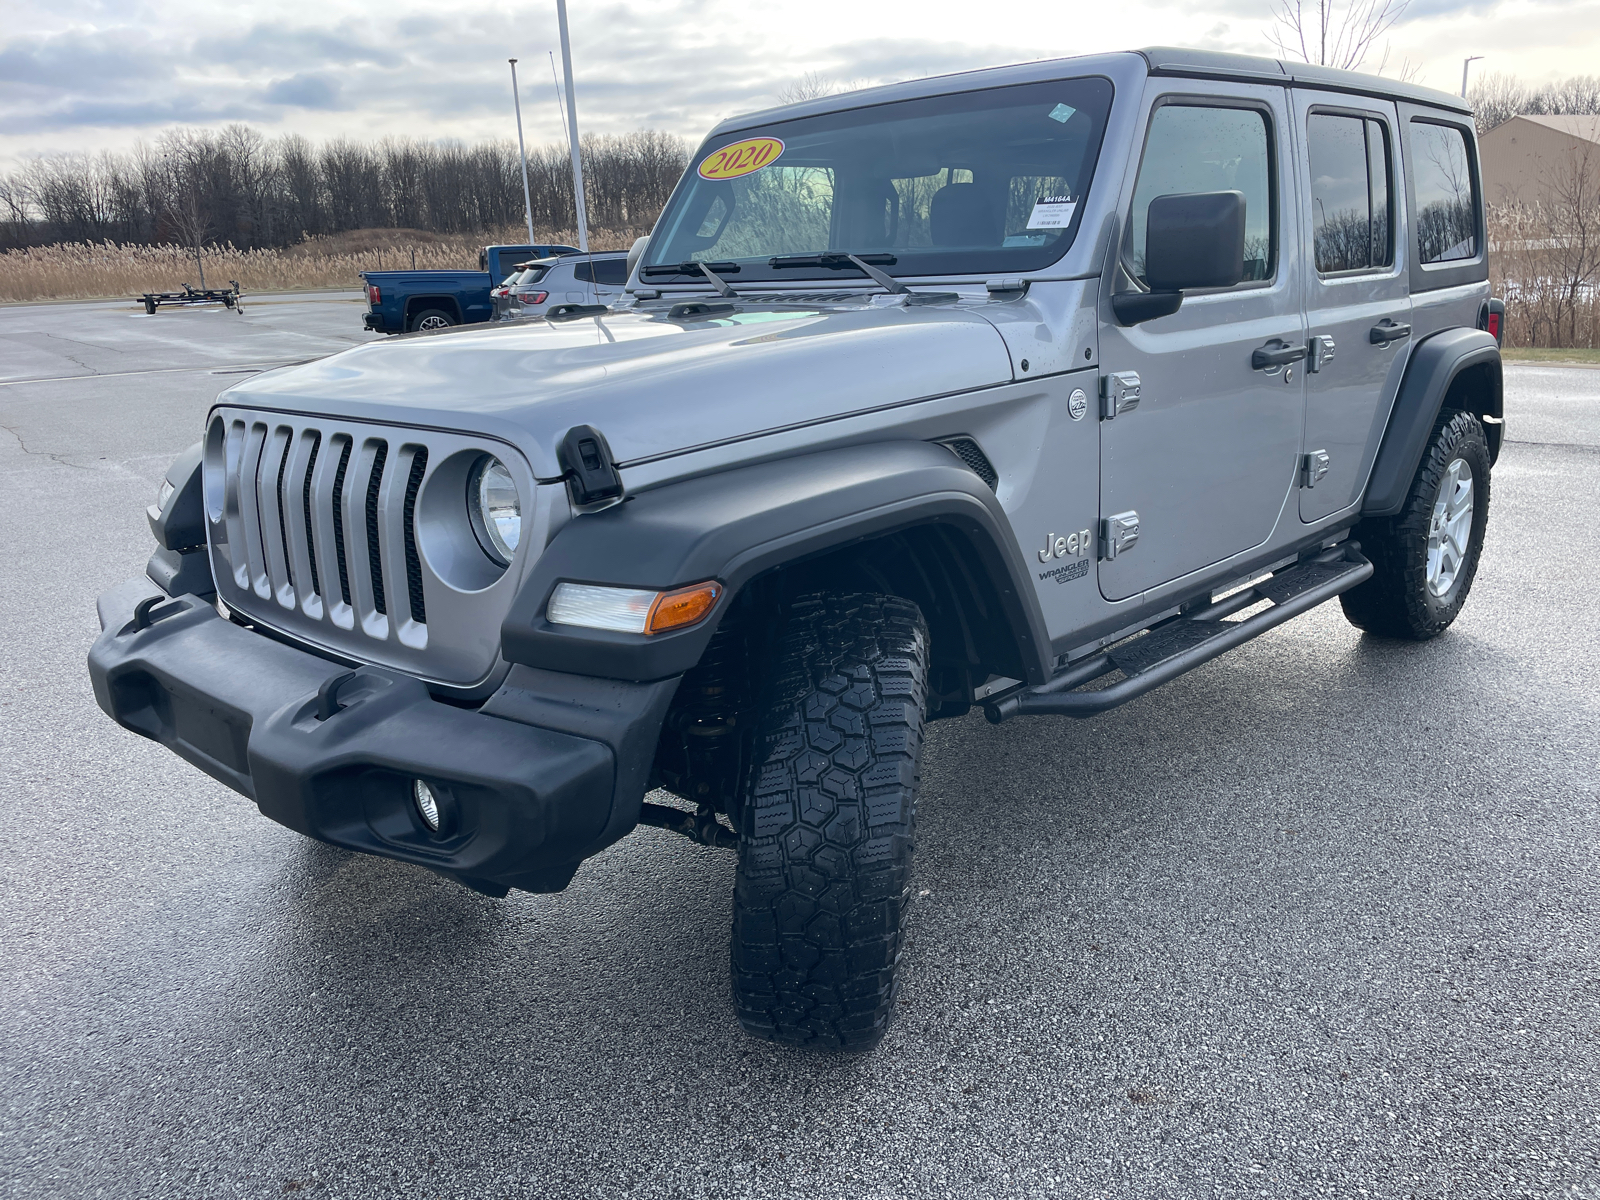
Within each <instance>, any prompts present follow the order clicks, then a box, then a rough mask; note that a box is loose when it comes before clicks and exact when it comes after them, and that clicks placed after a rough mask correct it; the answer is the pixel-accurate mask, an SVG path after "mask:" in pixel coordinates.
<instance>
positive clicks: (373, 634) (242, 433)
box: [222, 418, 428, 646]
mask: <svg viewBox="0 0 1600 1200" xmlns="http://www.w3.org/2000/svg"><path fill="white" fill-rule="evenodd" d="M390 432H393V433H395V434H399V435H401V436H398V437H381V436H362V435H360V434H357V433H354V432H348V431H343V432H334V433H331V434H326V435H325V434H324V431H323V430H322V429H319V428H317V427H316V426H314V425H295V424H290V423H288V422H287V421H284V420H281V419H278V420H273V419H262V418H257V419H254V420H247V419H240V418H235V419H234V420H232V421H230V422H228V425H227V430H226V434H225V438H226V442H225V454H226V459H225V461H226V482H225V485H224V486H225V489H226V490H225V495H224V504H223V522H222V523H223V525H224V528H225V531H226V542H227V545H228V546H229V547H230V549H231V550H232V553H231V555H230V557H231V559H232V562H231V564H230V565H231V567H232V572H233V582H234V584H235V585H236V587H237V588H238V589H239V591H241V592H247V593H251V594H253V595H255V596H256V597H258V598H259V599H261V600H269V601H274V602H276V603H277V605H278V606H279V607H280V608H284V609H289V610H293V609H296V608H298V609H300V610H301V611H303V612H304V613H305V615H306V616H308V617H311V618H313V619H315V620H324V619H326V620H327V621H329V622H330V623H331V624H332V625H334V626H335V627H337V628H339V629H349V630H357V629H359V630H360V632H362V633H363V634H365V635H366V636H367V637H369V638H374V639H377V640H380V641H381V640H386V639H387V638H388V637H389V635H390V631H391V628H392V629H393V630H394V631H395V632H397V633H398V635H399V637H400V639H401V640H402V641H404V642H407V643H408V644H413V645H418V646H421V645H426V644H427V620H428V614H427V608H426V602H425V599H424V595H423V587H422V567H421V562H420V560H419V558H418V555H417V551H416V513H415V508H416V496H417V488H418V486H419V485H420V483H421V480H422V476H423V474H424V473H425V472H426V470H427V466H428V448H427V446H424V445H418V444H417V443H415V442H414V441H411V440H409V439H407V438H405V437H404V435H403V431H399V430H395V431H390ZM386 585H387V586H386ZM397 585H398V586H397Z"/></svg>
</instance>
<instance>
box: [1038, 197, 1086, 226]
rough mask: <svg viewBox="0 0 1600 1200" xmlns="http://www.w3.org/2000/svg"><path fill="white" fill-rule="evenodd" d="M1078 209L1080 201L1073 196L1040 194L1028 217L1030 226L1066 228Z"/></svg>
mask: <svg viewBox="0 0 1600 1200" xmlns="http://www.w3.org/2000/svg"><path fill="white" fill-rule="evenodd" d="M1077 210H1078V202H1077V201H1076V200H1074V199H1073V198H1072V197H1071V196H1040V197H1039V199H1038V202H1037V203H1036V204H1034V206H1033V213H1032V215H1031V216H1029V217H1028V228H1029V229H1065V228H1066V227H1067V226H1068V225H1071V224H1072V214H1073V213H1075V212H1076V211H1077Z"/></svg>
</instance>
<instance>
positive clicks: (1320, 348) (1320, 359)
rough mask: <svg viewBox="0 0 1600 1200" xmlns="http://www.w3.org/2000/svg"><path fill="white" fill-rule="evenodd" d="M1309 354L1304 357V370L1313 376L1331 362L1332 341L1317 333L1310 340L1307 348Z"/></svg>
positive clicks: (1325, 335)
mask: <svg viewBox="0 0 1600 1200" xmlns="http://www.w3.org/2000/svg"><path fill="white" fill-rule="evenodd" d="M1309 349H1310V351H1311V353H1310V354H1308V355H1307V356H1306V370H1307V371H1309V372H1310V373H1311V374H1313V375H1315V374H1316V373H1317V372H1318V371H1320V370H1322V368H1323V367H1325V366H1327V365H1328V364H1329V363H1331V362H1332V361H1333V339H1332V338H1331V337H1329V336H1328V335H1327V334H1325V333H1319V334H1317V336H1316V337H1314V338H1312V339H1311V345H1310V347H1309Z"/></svg>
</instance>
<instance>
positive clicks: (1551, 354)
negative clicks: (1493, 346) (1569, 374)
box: [1500, 346, 1600, 367]
mask: <svg viewBox="0 0 1600 1200" xmlns="http://www.w3.org/2000/svg"><path fill="white" fill-rule="evenodd" d="M1500 356H1501V357H1502V358H1504V359H1505V360H1506V361H1507V362H1535V363H1551V364H1552V365H1566V366H1579V367H1600V349H1583V348H1578V349H1571V350H1547V349H1544V348H1542V347H1541V348H1538V349H1533V350H1529V349H1525V348H1518V347H1515V346H1507V347H1506V348H1505V349H1504V350H1502V351H1501V352H1500Z"/></svg>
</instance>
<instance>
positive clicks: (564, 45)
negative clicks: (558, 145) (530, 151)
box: [556, 0, 589, 254]
mask: <svg viewBox="0 0 1600 1200" xmlns="http://www.w3.org/2000/svg"><path fill="white" fill-rule="evenodd" d="M556 16H557V17H558V18H559V19H560V21H561V69H562V70H563V71H565V72H566V76H567V136H568V138H570V139H571V141H572V195H573V199H575V200H576V201H577V202H578V249H579V250H582V251H583V252H584V253H585V254H587V253H589V220H588V215H587V214H586V213H585V212H584V207H583V159H582V156H581V155H580V154H579V152H578V98H577V96H576V95H575V94H574V93H573V90H572V40H571V39H570V38H569V37H568V36H567V0H556Z"/></svg>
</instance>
